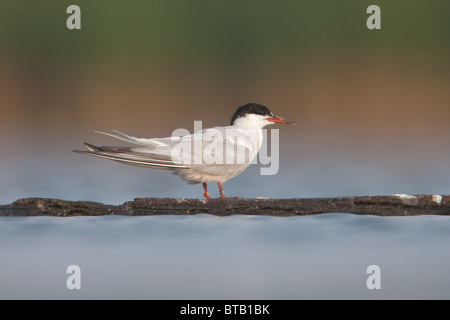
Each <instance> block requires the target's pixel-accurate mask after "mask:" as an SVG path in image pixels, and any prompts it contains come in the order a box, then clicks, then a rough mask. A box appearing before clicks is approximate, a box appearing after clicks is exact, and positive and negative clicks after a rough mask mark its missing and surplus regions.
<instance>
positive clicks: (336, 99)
mask: <svg viewBox="0 0 450 320" xmlns="http://www.w3.org/2000/svg"><path fill="white" fill-rule="evenodd" d="M70 4H76V5H78V6H79V7H80V8H81V26H82V29H81V30H68V29H67V28H66V19H67V18H68V17H69V14H67V13H66V8H67V7H68V6H69V5H70ZM371 4H377V5H379V6H380V8H381V26H382V29H381V30H368V29H367V27H366V19H367V18H368V16H369V15H368V14H366V8H367V7H368V6H369V5H371ZM449 12H450V3H449V2H445V1H438V0H431V1H415V2H414V3H412V2H411V1H406V0H398V1H395V2H393V1H376V3H373V2H369V1H332V0H326V1H320V2H318V1H312V0H311V1H270V0H260V1H256V0H245V1H206V0H193V1H163V0H156V1H129V2H123V1H104V0H100V1H99V0H97V1H49V0H43V1H38V2H37V1H35V2H30V1H17V0H15V1H12V0H3V1H2V2H1V4H0V70H1V71H0V108H1V117H0V133H1V135H2V139H1V144H2V145H1V150H2V159H3V160H2V161H3V168H2V170H7V171H10V170H9V169H6V165H5V163H6V159H9V160H8V161H9V162H8V163H14V162H16V160H15V159H22V158H24V157H36V155H37V154H41V155H43V157H45V156H48V157H51V156H53V155H55V154H57V155H58V154H59V155H61V154H64V156H67V157H69V156H70V157H72V158H73V155H72V154H69V155H67V154H66V153H68V152H67V151H68V150H71V149H76V148H79V147H80V145H81V142H83V141H84V140H89V141H91V142H101V143H106V141H108V143H112V142H111V140H106V139H105V138H104V137H98V136H97V135H95V134H93V131H94V130H101V131H111V130H112V129H117V130H120V131H123V132H126V133H128V134H131V135H136V136H143V137H161V136H170V134H171V132H172V130H173V129H176V128H187V129H189V130H192V129H193V121H194V120H203V121H204V123H203V124H204V126H213V125H224V124H228V122H229V119H230V117H231V115H232V113H233V112H234V110H235V108H236V107H238V106H240V105H242V104H245V103H247V102H258V103H261V104H264V105H267V106H268V107H269V108H270V109H271V110H272V111H273V112H274V113H275V114H278V115H280V116H283V117H286V118H287V119H290V120H293V121H295V122H297V124H298V125H297V127H295V128H292V127H289V128H285V127H283V128H281V127H280V131H281V134H280V139H281V140H282V147H281V151H282V152H283V153H284V154H286V155H287V154H289V155H291V156H292V159H305V158H307V157H311V158H313V159H314V158H317V157H318V156H319V155H320V156H324V157H335V156H338V157H339V158H340V159H341V160H343V161H344V162H345V159H347V158H348V159H350V158H352V159H354V157H355V156H356V157H363V156H362V155H364V157H363V158H364V159H365V160H364V161H366V160H367V159H366V157H367V158H369V159H370V161H373V162H375V161H376V160H377V159H379V160H380V161H381V160H383V159H386V157H388V158H399V159H402V158H403V159H405V160H408V159H409V161H411V159H412V158H413V157H417V158H416V159H417V160H416V161H417V162H413V165H414V166H419V165H420V163H424V161H425V162H426V161H430V162H429V163H428V165H430V166H433V165H434V163H435V161H437V160H436V159H439V161H444V159H445V158H446V156H447V154H448V150H447V146H446V144H445V143H446V141H447V138H448V136H449V134H450V129H449V126H448V122H449V120H450V107H449V106H450V90H449V88H450V68H449V66H450V62H449V53H450V41H449V36H450V20H449V19H448V13H449ZM113 142H115V141H113ZM101 143H100V144H101ZM344 147H345V152H342V153H340V151H339V150H344ZM419 147H420V148H419ZM72 158H70V159H72ZM76 159H77V160H79V161H81V160H80V158H76ZM358 159H359V160H361V159H360V158H358ZM18 161H19V160H18ZM433 161H434V162H433ZM44 162H45V161H44ZM294 162H295V160H294ZM8 168H11V167H8ZM114 168H115V167H114ZM13 170H16V169H13ZM305 170H307V169H305ZM330 171H331V170H330ZM16 172H17V174H19V172H20V170H19V171H16ZM4 179H5V181H8V182H9V183H12V181H13V180H14V179H13V178H8V179H6V178H4ZM24 181H28V180H27V179H25V178H24V179H23V180H20V182H16V184H17V187H16V189H15V190H18V189H20V185H21V183H22V184H23V183H24ZM419 183H420V182H419Z"/></svg>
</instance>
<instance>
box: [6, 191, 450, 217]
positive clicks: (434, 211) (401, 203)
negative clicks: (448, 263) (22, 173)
mask: <svg viewBox="0 0 450 320" xmlns="http://www.w3.org/2000/svg"><path fill="white" fill-rule="evenodd" d="M332 212H339V213H353V214H360V215H378V216H412V215H450V196H447V195H444V196H440V195H405V194H395V195H389V196H360V197H339V198H298V199H297V198H296V199H267V198H256V199H247V198H227V199H211V200H203V199H171V198H167V199H166V198H137V199H135V200H134V201H129V202H125V203H123V204H122V205H105V204H102V203H99V202H90V201H66V200H59V199H46V198H25V199H19V200H17V201H15V202H13V203H12V204H7V205H0V215H1V216H60V217H68V216H101V215H128V216H143V215H192V214H199V213H209V214H213V215H217V216H227V215H232V214H246V215H272V216H296V215H311V214H319V213H332Z"/></svg>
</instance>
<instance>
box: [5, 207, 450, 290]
mask: <svg viewBox="0 0 450 320" xmlns="http://www.w3.org/2000/svg"><path fill="white" fill-rule="evenodd" d="M449 252H450V219H448V218H447V217H440V216H416V217H375V216H356V215H350V214H337V213H336V214H323V215H315V216H301V217H284V218H280V217H263V216H244V215H234V216H229V217H216V216H211V215H208V214H200V215H196V216H184V217H183V216H146V217H120V216H105V217H71V218H55V217H29V218H19V217H4V218H1V219H0V256H1V257H2V258H1V259H0V270H2V272H1V273H0V288H1V289H0V298H2V299H12V298H19V299H20V298H27V299H35V298H43V299H55V298H56V299H59V298H62V299H78V298H84V299H131V298H135V299H316V298H319V299H320V298H326V299H381V298H383V299H417V298H424V299H428V298H429V299H449V298H450V274H449V272H448V270H450V255H449ZM373 264H375V265H378V266H379V267H380V269H381V289H379V290H376V289H374V290H369V289H368V288H367V286H366V280H367V278H368V277H369V274H367V273H366V269H367V267H368V266H369V265H373ZM69 265H78V266H79V267H80V269H81V289H80V290H76V289H75V290H69V289H67V286H66V280H67V278H68V277H69V274H67V273H66V269H67V267H68V266H69Z"/></svg>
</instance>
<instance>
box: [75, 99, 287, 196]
mask: <svg viewBox="0 0 450 320" xmlns="http://www.w3.org/2000/svg"><path fill="white" fill-rule="evenodd" d="M275 123H283V124H295V123H294V122H292V121H289V120H286V119H284V118H282V117H278V116H275V115H274V114H273V113H272V112H271V111H270V110H269V109H268V108H267V107H265V106H263V105H261V104H257V103H247V104H245V105H243V106H241V107H239V108H237V110H236V111H235V112H234V114H233V116H232V117H231V124H230V125H229V126H224V127H213V128H209V129H203V130H199V131H198V132H195V133H193V134H186V135H183V136H172V137H167V138H151V139H146V138H136V137H132V136H128V135H126V134H124V133H121V132H119V131H116V130H114V133H115V134H111V133H105V132H98V133H102V134H106V135H108V136H111V137H114V138H116V139H120V140H123V141H126V142H129V143H132V144H134V145H136V146H133V147H122V146H119V147H117V146H116V147H109V146H101V147H96V146H94V145H92V144H89V143H84V146H85V147H86V149H87V150H84V151H80V150H73V151H74V152H77V153H81V154H86V155H91V156H95V157H100V158H106V159H110V160H114V161H117V162H120V163H125V164H130V165H136V166H143V167H148V168H156V169H166V170H172V172H173V173H174V174H176V175H178V176H179V177H180V178H181V179H183V180H185V181H186V182H188V183H190V184H197V183H202V184H203V189H204V191H205V193H204V194H203V196H204V197H205V198H207V199H211V198H210V195H209V193H208V188H207V183H208V182H216V183H217V185H218V187H219V192H220V197H221V198H225V193H224V191H223V186H222V183H224V182H225V181H227V180H229V179H231V178H233V177H235V176H237V175H238V174H240V173H242V172H243V171H244V170H245V169H247V167H248V166H249V165H250V163H251V162H252V160H253V159H254V158H255V157H256V156H257V154H258V152H259V149H260V148H261V145H262V139H263V134H262V129H263V128H264V127H265V126H267V125H270V124H275Z"/></svg>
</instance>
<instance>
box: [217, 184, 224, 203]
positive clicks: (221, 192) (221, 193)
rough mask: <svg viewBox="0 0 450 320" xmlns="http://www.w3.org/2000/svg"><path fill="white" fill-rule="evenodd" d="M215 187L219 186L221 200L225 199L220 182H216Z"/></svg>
mask: <svg viewBox="0 0 450 320" xmlns="http://www.w3.org/2000/svg"><path fill="white" fill-rule="evenodd" d="M217 185H218V186H219V191H220V197H221V198H222V199H225V198H226V197H225V193H224V192H223V188H222V183H221V182H217Z"/></svg>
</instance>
